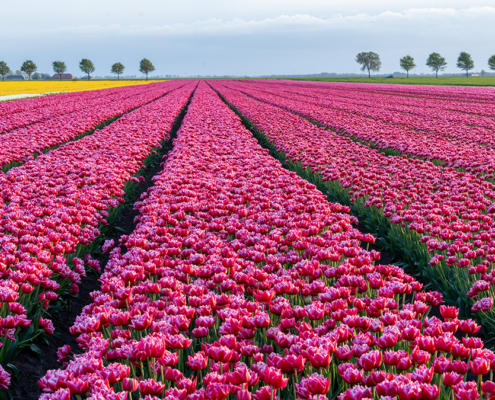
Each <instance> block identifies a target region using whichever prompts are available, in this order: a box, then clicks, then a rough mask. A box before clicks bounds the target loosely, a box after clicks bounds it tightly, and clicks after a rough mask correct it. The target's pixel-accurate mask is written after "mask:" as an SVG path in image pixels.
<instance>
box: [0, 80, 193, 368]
mask: <svg viewBox="0 0 495 400" xmlns="http://www.w3.org/2000/svg"><path fill="white" fill-rule="evenodd" d="M182 85H184V86H183V87H181V88H179V89H176V90H173V91H172V92H171V93H169V94H168V95H167V96H165V97H163V98H160V99H158V100H156V101H154V102H152V103H150V104H148V105H145V106H143V107H141V108H139V109H137V110H135V111H133V112H131V113H128V114H127V115H125V116H124V117H122V118H121V119H119V120H118V121H116V122H114V123H112V124H110V125H108V126H107V127H105V128H104V129H102V130H98V131H97V132H95V133H94V134H93V135H90V136H86V137H84V138H83V139H81V140H79V141H76V142H70V143H68V144H65V145H63V146H61V147H59V148H58V149H56V150H53V151H50V152H48V153H46V154H44V155H41V156H39V157H38V158H37V159H36V160H33V161H29V162H27V163H26V164H24V165H23V166H21V167H17V168H12V169H11V170H10V171H9V172H7V173H6V174H0V271H1V279H0V301H1V307H0V363H1V364H2V365H6V363H7V362H9V361H10V360H11V359H12V358H14V357H15V356H16V355H17V354H18V353H19V351H20V350H21V349H22V348H23V347H25V346H28V345H30V344H31V343H32V341H33V340H34V339H35V338H36V337H37V336H39V335H44V334H51V333H53V325H52V323H51V321H50V312H52V310H53V309H54V308H55V309H56V308H57V307H61V306H62V305H63V301H64V299H66V298H67V295H69V294H72V295H76V294H77V293H78V284H79V283H80V282H81V279H82V278H84V277H85V275H86V270H85V261H86V264H87V265H88V266H89V267H91V268H93V269H95V270H99V265H98V262H97V261H96V260H93V259H91V258H90V257H89V258H88V257H86V259H85V260H83V259H81V255H82V254H83V252H84V250H85V249H86V250H88V249H89V246H90V244H91V243H92V242H93V241H94V240H95V239H96V238H97V237H98V235H99V234H100V230H101V229H102V228H103V227H104V226H105V225H108V224H110V223H112V222H113V220H114V219H115V217H116V215H117V213H118V211H119V209H120V208H121V207H120V208H119V206H120V205H121V203H123V202H124V201H125V199H124V197H123V196H124V195H125V193H126V191H128V190H130V189H131V188H132V187H133V186H136V185H137V182H139V179H140V178H142V177H140V176H139V174H142V171H143V170H144V168H145V162H147V160H149V158H148V157H149V156H150V155H151V156H152V153H153V152H155V153H156V150H159V147H160V143H161V142H162V141H164V140H166V139H168V136H169V132H170V130H171V129H172V126H173V124H174V122H175V120H176V118H177V117H178V116H179V114H180V112H181V110H182V109H183V108H184V107H185V105H186V103H187V101H188V99H189V98H190V96H191V93H192V91H193V90H194V87H195V83H194V82H189V83H186V82H182ZM174 86H177V85H175V84H174ZM166 87H167V85H165V87H164V88H163V89H162V91H165V89H166Z"/></svg>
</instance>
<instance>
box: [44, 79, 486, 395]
mask: <svg viewBox="0 0 495 400" xmlns="http://www.w3.org/2000/svg"><path fill="white" fill-rule="evenodd" d="M154 182H155V185H154V187H152V188H151V189H150V190H149V191H148V193H147V194H146V195H144V196H142V201H140V202H138V203H137V204H136V208H137V209H138V210H139V211H140V216H139V217H138V221H139V222H138V225H137V227H136V229H135V231H134V232H133V233H132V234H130V235H129V236H124V237H122V240H121V243H120V246H118V247H116V248H114V249H113V250H111V257H110V261H109V262H108V264H107V266H106V269H105V272H104V273H103V274H102V276H101V278H100V281H101V289H100V290H99V291H95V292H93V293H92V299H93V303H92V304H90V305H88V306H86V307H85V308H84V309H83V312H82V313H81V315H80V316H79V317H78V318H77V320H76V322H75V324H74V325H73V326H72V327H71V332H72V333H73V334H75V335H78V338H77V342H78V343H79V346H80V347H81V349H82V350H83V352H82V354H72V352H71V349H70V348H69V347H68V346H64V347H62V348H60V349H59V351H58V356H59V360H60V361H61V362H63V363H64V365H63V367H62V368H61V369H59V370H50V371H48V373H47V374H46V376H45V377H44V378H42V379H41V380H40V381H39V386H40V387H41V388H42V389H43V391H44V392H45V394H43V395H42V396H41V397H40V399H41V400H58V399H69V398H70V397H71V396H74V397H76V396H86V398H88V399H91V400H97V399H108V400H112V399H119V400H125V399H127V398H133V399H137V398H145V399H147V400H154V399H157V398H166V399H170V400H172V399H174V400H175V399H180V400H185V399H187V400H203V399H208V400H221V399H224V398H226V397H227V396H229V395H231V396H236V398H237V399H239V400H241V399H242V400H250V399H252V398H254V399H256V400H269V399H272V400H274V399H289V398H291V399H294V398H297V399H311V400H315V399H317V398H318V399H320V400H323V399H326V398H327V397H325V396H328V398H335V396H337V395H338V396H339V399H340V400H362V399H367V398H372V397H373V396H381V397H382V399H384V400H385V399H391V398H393V397H395V396H397V395H399V396H400V397H401V399H402V400H420V399H424V400H434V399H437V398H438V397H439V396H440V395H441V396H442V398H445V399H447V398H450V396H452V395H453V396H456V398H457V399H459V400H463V399H468V398H470V399H476V398H478V397H479V392H481V390H483V391H484V392H485V393H487V394H489V395H491V394H492V393H493V390H494V389H493V387H494V385H493V383H491V382H485V383H484V384H483V385H481V384H479V385H477V384H476V383H475V382H470V381H468V380H467V379H466V374H467V373H468V372H469V371H470V373H473V374H475V375H478V376H481V374H485V373H487V372H489V371H490V369H491V368H492V366H493V368H495V362H494V361H492V360H494V359H495V356H494V354H493V353H492V352H491V351H489V350H487V349H485V348H484V347H483V342H482V341H481V340H480V339H478V338H476V337H474V336H473V334H475V333H476V332H477V331H478V330H479V326H477V325H476V324H475V323H474V322H473V321H471V320H467V321H460V320H459V319H458V318H457V316H458V310H457V309H456V308H455V307H443V306H441V307H440V313H441V318H437V317H428V314H429V312H430V309H431V307H432V306H438V305H439V304H441V303H442V296H441V295H440V294H439V293H436V292H424V291H422V290H421V284H419V283H418V282H417V281H415V280H414V279H413V278H412V277H411V276H409V275H407V274H405V273H404V272H403V271H402V270H401V269H400V268H398V267H396V266H392V265H379V264H378V260H379V259H380V254H379V253H377V252H375V251H367V250H365V249H364V248H362V247H360V242H368V243H372V242H373V241H374V240H375V239H374V237H373V236H371V235H368V234H361V233H360V232H359V231H357V230H356V229H354V228H353V227H352V225H351V223H352V222H355V219H354V218H353V217H351V216H349V215H348V214H347V213H346V211H348V209H347V208H346V207H344V206H341V205H339V204H331V203H328V202H327V200H326V199H325V196H324V195H323V194H322V193H321V192H319V191H318V190H317V189H316V188H315V186H314V185H312V184H310V183H308V182H307V181H305V180H303V179H301V178H299V177H298V176H297V175H296V174H294V173H293V172H290V171H287V170H286V169H284V168H282V166H281V165H280V163H279V162H278V161H276V160H274V159H273V158H272V157H270V156H269V154H268V152H267V151H266V150H265V149H263V148H261V147H260V146H259V145H258V143H257V142H256V140H255V139H254V138H253V137H252V135H251V133H250V132H249V131H248V130H247V129H246V128H244V127H243V125H242V123H241V121H240V119H239V118H238V117H237V116H236V115H235V113H234V112H232V111H231V110H229V108H228V107H227V106H226V105H225V104H224V103H223V102H222V101H221V100H220V98H219V97H218V96H217V95H216V94H215V93H214V92H213V91H212V90H211V88H209V87H208V86H207V85H206V84H205V83H203V82H202V83H200V85H199V86H198V88H197V90H196V92H195V94H194V97H193V99H192V101H191V104H190V106H189V108H188V112H187V114H186V117H185V119H184V121H183V124H182V126H181V128H180V130H179V133H178V138H177V139H176V140H175V147H174V149H173V151H172V152H171V153H170V155H169V156H168V158H167V161H166V163H165V168H164V171H163V172H162V173H161V174H159V175H158V176H157V177H156V178H155V179H154ZM123 247H125V249H126V252H125V253H124V252H122V248H123ZM439 316H440V315H439ZM458 330H460V331H461V332H463V333H465V334H466V337H465V338H464V339H462V340H460V339H458V338H457V337H456V336H455V335H454V334H455V333H456V332H457V331H458Z"/></svg>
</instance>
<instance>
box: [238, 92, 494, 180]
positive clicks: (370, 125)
mask: <svg viewBox="0 0 495 400" xmlns="http://www.w3.org/2000/svg"><path fill="white" fill-rule="evenodd" d="M267 85H268V84H264V85H262V84H246V83H236V84H235V87H238V88H239V89H242V90H243V91H244V92H245V93H246V94H249V95H250V96H254V97H256V98H257V99H259V100H262V101H266V102H268V103H270V104H273V105H277V106H281V107H283V108H285V109H287V110H290V111H292V112H296V113H298V114H300V115H302V116H304V117H306V118H309V119H310V120H312V121H315V122H317V123H319V124H321V125H322V126H325V127H327V128H331V129H333V130H334V131H336V132H338V133H339V134H342V135H345V136H349V137H352V138H353V139H357V140H360V141H364V142H366V143H371V144H372V145H373V146H374V147H376V148H379V149H392V150H394V151H395V152H397V153H402V154H406V155H409V156H413V157H418V158H422V159H426V160H440V161H441V162H442V163H443V164H442V165H443V166H452V167H455V168H462V169H464V170H466V171H469V172H472V173H474V174H477V175H482V176H487V177H489V178H494V177H495V175H494V173H495V151H494V150H495V147H494V145H493V143H494V142H493V140H491V142H490V145H480V144H478V143H477V142H476V141H475V142H470V141H469V140H468V138H469V137H470V136H469V135H467V134H466V135H464V137H462V138H458V139H453V138H450V137H445V136H442V135H440V134H438V133H436V132H434V131H435V130H436V127H437V124H436V123H435V124H433V123H432V124H431V129H430V131H428V132H425V131H417V130H415V129H412V128H407V127H404V126H402V125H395V124H391V123H388V122H383V121H381V120H376V119H373V118H370V117H369V116H363V115H359V114H355V113H353V112H348V111H349V109H357V108H359V107H357V106H354V107H352V106H349V107H347V106H345V105H344V104H345V101H344V102H340V104H342V105H343V106H342V107H345V108H347V109H348V111H342V110H338V109H334V108H329V107H326V106H324V105H321V104H319V103H320V102H319V101H318V102H315V101H311V102H308V101H307V99H309V98H308V97H307V96H296V95H293V94H288V93H287V92H283V91H281V90H279V85H277V84H273V85H274V86H275V87H274V88H273V89H272V90H271V92H274V93H275V92H276V93H278V94H273V93H271V92H270V93H269V92H267V91H266V86H267ZM256 87H262V88H263V89H264V90H258V89H257V88H256ZM293 97H298V99H293ZM301 99H302V100H303V101H301ZM366 109H370V108H369V107H366V106H362V107H360V110H361V111H360V112H362V113H364V111H363V110H366ZM377 113H379V114H380V113H382V111H377ZM392 118H393V117H392ZM465 131H467V128H466V129H465ZM461 132H462V130H461ZM491 137H493V135H491ZM487 140H488V139H487V138H485V139H483V140H482V139H480V141H482V142H486V141H487Z"/></svg>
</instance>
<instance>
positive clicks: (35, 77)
mask: <svg viewBox="0 0 495 400" xmlns="http://www.w3.org/2000/svg"><path fill="white" fill-rule="evenodd" d="M40 78H41V76H40V74H38V73H37V72H35V73H34V74H33V79H34V80H35V81H37V80H39V79H40Z"/></svg>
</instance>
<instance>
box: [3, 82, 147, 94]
mask: <svg viewBox="0 0 495 400" xmlns="http://www.w3.org/2000/svg"><path fill="white" fill-rule="evenodd" d="M151 82H153V81H152V80H150V81H145V80H134V81H116V80H108V81H16V82H2V81H0V96H9V95H15V94H34V95H35V94H43V93H60V92H79V91H84V90H96V89H108V88H114V87H120V86H131V85H142V84H146V83H151Z"/></svg>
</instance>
